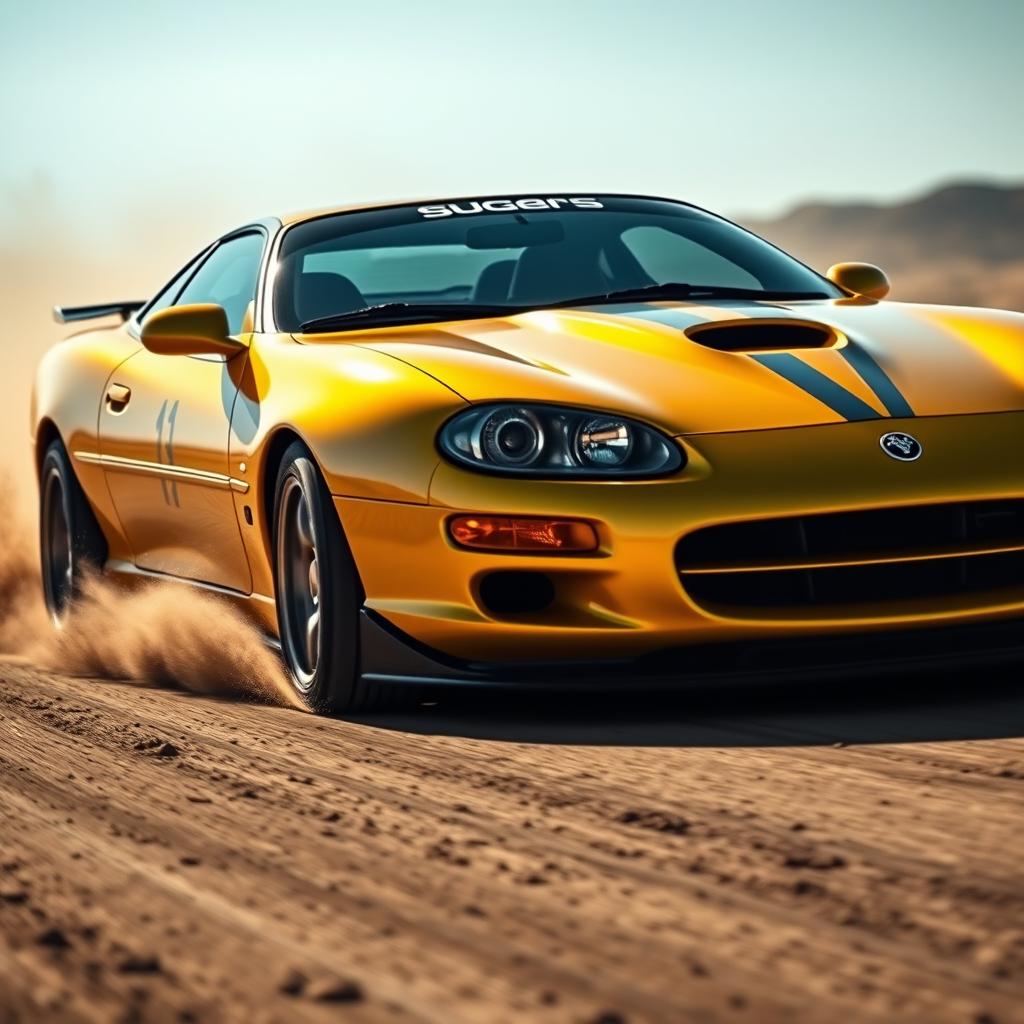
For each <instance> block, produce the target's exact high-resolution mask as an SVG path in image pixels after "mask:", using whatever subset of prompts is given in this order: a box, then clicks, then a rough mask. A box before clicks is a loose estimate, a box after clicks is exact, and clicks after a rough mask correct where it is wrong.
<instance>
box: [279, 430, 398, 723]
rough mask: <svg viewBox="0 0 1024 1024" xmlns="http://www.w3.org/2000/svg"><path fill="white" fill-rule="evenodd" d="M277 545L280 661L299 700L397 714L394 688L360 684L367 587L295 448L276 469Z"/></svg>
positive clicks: (308, 460)
mask: <svg viewBox="0 0 1024 1024" xmlns="http://www.w3.org/2000/svg"><path fill="white" fill-rule="evenodd" d="M273 538H274V581H275V586H274V590H275V600H276V602H277V621H278V628H279V633H280V638H281V654H282V657H283V659H284V663H285V666H286V668H287V669H288V674H289V676H290V678H291V681H292V685H293V686H294V688H295V691H296V693H297V694H298V695H299V697H300V699H301V700H302V701H303V703H305V704H306V706H307V707H308V708H309V709H310V710H312V711H316V712H320V713H326V714H346V713H348V714H351V713H353V712H360V711H377V710H383V709H384V708H386V707H393V706H394V705H395V704H396V703H398V701H399V700H400V694H399V693H397V692H396V688H395V687H388V686H380V685H377V684H367V683H366V682H364V681H363V679H362V678H361V675H360V662H359V613H360V609H361V608H362V606H363V600H364V594H363V587H362V583H361V582H360V579H359V572H358V570H357V569H356V565H355V561H354V560H353V558H352V552H351V550H350V549H349V546H348V542H347V541H346V539H345V534H344V531H343V530H342V527H341V522H340V520H339V519H338V515H337V512H336V511H335V508H334V502H333V500H332V499H331V495H330V492H329V491H328V489H327V486H326V484H325V483H324V481H323V478H322V477H321V475H320V471H319V470H318V468H317V466H316V463H315V462H314V461H313V458H312V456H311V455H310V454H309V451H308V450H307V449H306V447H305V446H304V445H303V444H301V443H300V442H298V441H296V442H295V443H293V444H292V445H291V446H290V447H289V448H288V449H287V451H285V453H284V456H283V458H282V460H281V466H280V469H279V470H278V474H277V482H276V485H275V488H274V522H273Z"/></svg>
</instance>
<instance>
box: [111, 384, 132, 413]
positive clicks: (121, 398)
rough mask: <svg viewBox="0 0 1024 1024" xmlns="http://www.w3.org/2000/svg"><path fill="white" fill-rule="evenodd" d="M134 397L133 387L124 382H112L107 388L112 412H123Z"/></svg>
mask: <svg viewBox="0 0 1024 1024" xmlns="http://www.w3.org/2000/svg"><path fill="white" fill-rule="evenodd" d="M131 397H132V389H131V388H127V387H125V386H124V385H123V384H111V385H110V387H109V388H107V405H109V406H110V411H111V412H121V411H122V410H123V409H124V407H125V406H126V405H127V404H128V401H129V399H130V398H131Z"/></svg>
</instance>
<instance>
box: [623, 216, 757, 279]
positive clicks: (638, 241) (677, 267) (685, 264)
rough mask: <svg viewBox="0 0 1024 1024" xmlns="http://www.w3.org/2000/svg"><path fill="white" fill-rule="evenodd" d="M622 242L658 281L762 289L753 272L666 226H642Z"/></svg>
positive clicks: (627, 234)
mask: <svg viewBox="0 0 1024 1024" xmlns="http://www.w3.org/2000/svg"><path fill="white" fill-rule="evenodd" d="M622 241H623V244H624V245H625V246H626V248H628V249H629V251H630V252H631V253H632V254H633V256H634V257H635V258H636V261H637V262H638V263H639V264H640V266H641V267H643V269H644V271H645V272H646V273H647V274H649V275H650V277H651V279H652V280H653V281H654V283H655V284H667V283H669V282H677V281H678V282H685V283H686V284H719V285H726V286H728V287H732V288H760V287H761V283H760V281H758V280H757V278H756V277H754V275H753V274H751V273H749V272H748V271H746V270H744V269H743V268H742V267H740V266H737V265H736V264H735V263H733V262H732V261H731V260H728V259H726V258H725V257H724V256H722V255H720V254H719V253H717V252H713V251H712V250H711V249H708V248H707V247H705V246H703V245H701V244H700V243H699V242H695V241H694V240H693V239H692V238H686V237H684V236H683V235H677V234H676V233H675V232H674V231H666V230H665V228H660V227H655V226H653V225H651V226H647V225H645V226H642V227H635V228H629V229H628V230H626V231H624V232H623V233H622Z"/></svg>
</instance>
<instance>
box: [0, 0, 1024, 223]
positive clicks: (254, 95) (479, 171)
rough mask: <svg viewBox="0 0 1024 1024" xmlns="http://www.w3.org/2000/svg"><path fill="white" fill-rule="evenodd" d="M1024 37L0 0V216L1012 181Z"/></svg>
mask: <svg viewBox="0 0 1024 1024" xmlns="http://www.w3.org/2000/svg"><path fill="white" fill-rule="evenodd" d="M1022 39H1024V2H1022V0H995V2H993V0H972V2H971V3H969V4H967V3H964V2H963V0H888V2H887V3H879V2H877V0H874V2H862V0H847V2H832V3H823V2H820V0H817V2H803V0H774V2H770V3H769V2H763V0H704V2H702V3H692V2H689V0H676V2H663V0H629V2H628V3H627V2H622V0H620V2H617V3H605V2H602V0H595V2H591V3H582V2H563V0H546V2H535V0H519V2H516V3H510V4H503V5H499V4H494V3H487V2H485V0H475V2H463V0H451V2H447V3H446V2H443V0H439V2H435V3H423V2H418V0H372V2H362V3H358V4H356V3H346V2H344V0H333V2H319V0H309V2H303V0H292V2H291V3H282V2H281V0H273V2H271V3H266V2H263V0H205V2H202V3H197V2H194V0H182V2H179V3H175V4H159V3H152V2H146V3H137V2H133V3H118V2H112V0H90V2H89V3H81V2H80V0H75V2H64V0H33V2H32V3H28V2H25V3H22V2H18V0H0V231H2V230H3V228H4V225H5V224H6V223H8V222H10V221H11V219H12V218H19V217H20V218H21V219H22V220H24V218H25V216H26V211H29V213H30V212H31V209H33V208H34V207H33V204H36V205H38V204H39V203H41V202H43V201H44V200H45V204H46V205H47V206H48V208H49V210H50V215H56V214H55V211H59V217H60V218H61V221H62V223H64V224H65V225H66V226H67V228H68V230H74V231H76V232H79V233H92V234H93V235H94V237H98V238H99V239H101V240H103V241H110V240H111V239H120V238H123V237H124V235H125V233H126V232H137V230H138V229H139V228H143V229H145V230H149V229H151V228H157V229H162V230H165V231H166V232H168V233H169V234H170V235H176V234H177V235H182V236H188V237H189V238H191V237H192V236H193V235H194V236H195V237H196V239H197V241H198V242H202V241H204V240H205V239H206V237H208V236H211V235H213V234H216V233H219V232H220V231H222V230H225V229H227V228H229V227H232V226H234V225H235V224H237V223H241V222H243V221H245V220H247V219H250V218H253V217H258V216H264V215H267V214H271V213H280V212H283V211H287V210H291V209H303V208H307V207H315V206H321V205H330V204H334V203H343V202H348V201H357V200H364V199H375V198H394V197H402V196H420V195H460V194H462V195H465V194H475V193H492V194H496V195H500V194H502V193H506V192H531V191H551V190H553V191H559V190H565V189H569V190H572V191H577V192H590V191H625V192H646V193H655V194H663V195H670V196H675V197H678V198H683V199H687V200H690V201H693V202H696V203H699V204H700V205H704V206H707V207H710V208H712V209H716V210H719V211H721V212H725V213H730V214H749V215H755V216H764V215H773V214H776V213H779V212H782V211H783V210H785V209H786V208H787V207H789V206H791V205H792V204H794V203H797V202H799V201H801V200H804V199H806V198H809V197H813V198H826V199H850V198H858V199H860V198H866V199H878V200H886V199H896V198H902V197H905V196H908V195H911V194H913V193H915V192H918V191H921V190H924V189H926V188H928V187H931V186H933V185H935V184H937V183H942V182H947V181H950V180H954V179H964V178H966V179H987V180H997V181H1001V180H1005V181H1011V180H1013V181H1019V180H1021V179H1022V178H1024V132H1022V131H1021V112H1022V101H1024V59H1022V58H1021V55H1020V48H1021V41H1022ZM97 233H98V234H97Z"/></svg>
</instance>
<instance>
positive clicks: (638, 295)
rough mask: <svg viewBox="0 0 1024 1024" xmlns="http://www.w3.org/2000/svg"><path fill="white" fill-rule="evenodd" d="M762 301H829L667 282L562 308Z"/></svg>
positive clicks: (572, 302) (821, 296) (805, 295)
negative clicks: (659, 302)
mask: <svg viewBox="0 0 1024 1024" xmlns="http://www.w3.org/2000/svg"><path fill="white" fill-rule="evenodd" d="M693 298H709V299H759V300H762V301H763V300H772V299H775V300H778V301H785V300H791V301H795V300H797V299H827V298H828V295H826V294H825V293H824V292H795V291H794V292H787V291H766V290H765V289H763V288H733V287H730V286H728V285H722V284H688V283H687V282H685V281H668V282H666V283H665V284H650V285H646V286H645V287H643V288H622V289H620V290H618V291H613V292H604V293H603V294H600V295H586V296H584V297H582V298H579V299H565V300H562V301H559V302H558V305H559V306H598V305H600V304H601V303H604V302H633V301H637V302H651V301H657V300H658V299H667V300H672V299H693Z"/></svg>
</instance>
